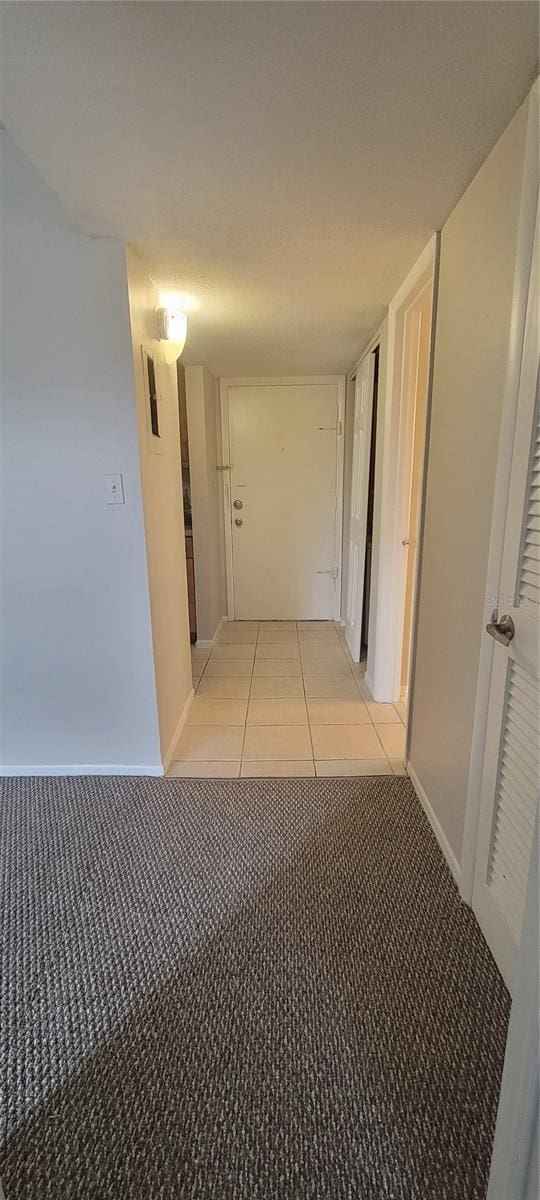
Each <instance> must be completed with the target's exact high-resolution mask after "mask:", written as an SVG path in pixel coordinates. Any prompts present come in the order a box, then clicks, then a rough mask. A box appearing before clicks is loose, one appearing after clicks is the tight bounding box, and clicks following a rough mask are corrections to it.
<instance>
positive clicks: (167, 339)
mask: <svg viewBox="0 0 540 1200" xmlns="http://www.w3.org/2000/svg"><path fill="white" fill-rule="evenodd" d="M157 322H158V331H159V337H160V341H161V343H162V350H163V358H164V361H165V362H166V363H167V364H168V365H169V366H170V365H171V363H174V362H176V360H177V358H180V355H181V353H182V350H183V349H184V346H185V344H186V337H187V316H186V314H185V313H184V312H171V310H170V309H168V308H158V310H157Z"/></svg>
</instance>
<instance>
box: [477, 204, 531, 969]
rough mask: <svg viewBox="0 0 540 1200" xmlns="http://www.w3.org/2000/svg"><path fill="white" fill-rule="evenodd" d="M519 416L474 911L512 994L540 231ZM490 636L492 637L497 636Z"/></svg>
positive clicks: (526, 711) (521, 874)
mask: <svg viewBox="0 0 540 1200" xmlns="http://www.w3.org/2000/svg"><path fill="white" fill-rule="evenodd" d="M533 264H535V266H534V267H533V273H532V276H531V287H530V289H529V302H528V306H527V321H526V327H525V341H524V351H523V361H522V369H521V379H520V386H519V396H518V404H517V412H516V425H515V433H514V446H513V453H512V467H511V476H510V487H509V495H508V508H507V515H506V525H505V534H504V546H503V555H502V567H501V577H500V586H499V595H498V596H497V597H494V602H496V601H498V603H497V607H496V614H497V615H496V617H495V620H498V621H501V618H502V617H503V616H504V615H508V616H509V617H511V619H512V621H513V622H514V626H515V634H514V637H513V638H512V640H511V641H510V643H509V645H508V646H505V645H503V644H501V643H500V642H497V641H494V644H493V664H492V674H491V685H490V698H489V711H488V727H487V737H486V746H485V755H484V767H483V776H482V790H481V805H480V825H479V835H478V853H477V864H476V873H475V882H474V893H473V907H474V910H475V912H476V915H477V917H478V921H479V923H480V926H481V928H482V930H483V932H484V935H485V937H486V940H487V941H488V943H489V945H490V948H491V950H492V952H493V955H494V958H495V959H496V961H497V964H498V966H499V968H500V970H501V973H502V975H503V976H504V978H505V980H506V983H507V984H508V987H509V988H510V989H511V988H512V982H513V976H514V969H515V962H516V957H517V950H518V947H519V943H520V939H521V927H522V922H523V910H524V905H525V895H526V889H527V877H528V871H529V862H530V858H531V846H532V839H533V836H534V824H535V815H536V809H537V805H538V796H539V790H540V720H539V711H540V674H539V641H540V425H539V397H538V323H537V313H538V223H537V235H536V239H535V254H534V255H533ZM485 636H489V635H488V634H487V633H486V635H485Z"/></svg>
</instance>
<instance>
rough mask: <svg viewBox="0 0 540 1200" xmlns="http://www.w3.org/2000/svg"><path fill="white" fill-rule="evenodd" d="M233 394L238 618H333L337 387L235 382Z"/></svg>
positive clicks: (234, 556) (232, 482)
mask: <svg viewBox="0 0 540 1200" xmlns="http://www.w3.org/2000/svg"><path fill="white" fill-rule="evenodd" d="M227 394H228V417H229V453H230V459H229V462H230V489H229V491H230V496H229V499H230V520H231V545H232V566H233V595H234V616H235V618H236V620H313V619H318V620H331V619H333V618H334V616H338V596H339V583H338V579H339V555H340V552H341V546H339V545H338V540H339V528H340V521H339V519H338V510H337V493H338V488H339V483H340V480H339V478H338V421H339V419H340V414H339V402H340V384H339V382H338V381H337V380H336V381H335V382H330V383H320V384H319V383H304V382H301V383H297V384H288V383H287V384H256V385H251V384H245V385H244V384H242V385H240V386H236V385H229V387H228V389H227ZM339 440H340V441H341V438H340V439H339Z"/></svg>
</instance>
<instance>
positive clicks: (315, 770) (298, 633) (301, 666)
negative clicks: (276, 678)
mask: <svg viewBox="0 0 540 1200" xmlns="http://www.w3.org/2000/svg"><path fill="white" fill-rule="evenodd" d="M296 640H297V642H298V657H299V659H300V674H301V679H302V691H303V693H304V704H305V707H306V719H307V727H308V732H309V744H310V746H311V761H312V763H313V775H314V776H315V777H316V776H317V768H316V766H315V750H314V749H313V738H312V736H311V721H310V719H309V707H308V702H307V696H306V681H305V678H304V660H303V658H302V651H301V649H300V630H299V628H298V621H297V622H296ZM306 762H309V759H306Z"/></svg>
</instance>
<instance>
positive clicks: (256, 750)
mask: <svg viewBox="0 0 540 1200" xmlns="http://www.w3.org/2000/svg"><path fill="white" fill-rule="evenodd" d="M192 662H193V683H194V687H195V689H196V690H195V700H194V702H193V704H192V706H191V708H190V711H189V715H188V720H187V724H186V727H185V729H184V731H183V733H182V735H181V737H180V740H179V742H178V745H177V747H176V750H175V751H174V754H173V762H172V764H171V767H170V769H169V775H174V776H181V777H182V776H183V777H191V778H193V777H212V776H213V777H216V776H221V777H225V776H226V777H228V778H236V777H238V776H239V775H240V776H242V777H249V776H265V775H266V776H274V777H275V776H289V777H290V776H314V775H317V776H343V775H391V774H396V775H401V774H404V773H405V772H404V766H403V759H404V754H405V725H404V722H405V720H406V710H405V708H404V706H403V704H401V703H399V704H396V705H394V704H375V703H374V702H373V698H372V696H371V693H370V691H369V688H368V686H367V683H366V681H365V677H364V672H365V662H364V663H360V665H357V664H355V663H353V661H352V659H351V656H350V654H349V651H348V647H347V645H346V643H345V640H344V637H343V631H342V629H341V628H340V627H339V626H338V625H334V624H333V623H332V622H328V621H299V622H295V621H260V622H257V621H237V622H225V623H223V624H222V626H221V629H220V632H219V634H218V640H217V643H216V645H215V647H214V649H213V650H211V651H210V650H204V649H198V648H196V647H195V648H194V649H193V650H192Z"/></svg>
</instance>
